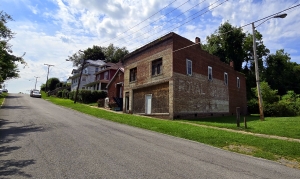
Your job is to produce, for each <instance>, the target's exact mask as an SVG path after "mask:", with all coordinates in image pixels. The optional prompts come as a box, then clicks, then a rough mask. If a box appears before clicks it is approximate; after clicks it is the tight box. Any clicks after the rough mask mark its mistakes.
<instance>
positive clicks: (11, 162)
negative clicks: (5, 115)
mask: <svg viewBox="0 0 300 179" xmlns="http://www.w3.org/2000/svg"><path fill="white" fill-rule="evenodd" d="M16 124H17V123H16ZM42 131H44V129H42V128H41V127H37V126H34V125H26V126H15V125H14V122H9V121H8V120H4V119H0V157H1V158H4V157H5V158H10V156H9V155H10V154H12V153H13V152H15V151H17V150H19V149H21V148H22V147H21V146H14V144H15V142H16V141H18V140H19V139H20V137H22V136H25V135H26V134H28V133H31V132H42ZM32 164H35V160H32V159H29V160H15V159H8V160H0V178H4V177H8V178H13V177H14V176H21V177H23V178H30V177H32V176H31V175H30V174H26V173H25V172H24V171H22V168H24V167H27V166H29V165H32Z"/></svg>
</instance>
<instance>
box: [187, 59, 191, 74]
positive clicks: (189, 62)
mask: <svg viewBox="0 0 300 179" xmlns="http://www.w3.org/2000/svg"><path fill="white" fill-rule="evenodd" d="M186 74H187V75H192V60H189V59H186Z"/></svg>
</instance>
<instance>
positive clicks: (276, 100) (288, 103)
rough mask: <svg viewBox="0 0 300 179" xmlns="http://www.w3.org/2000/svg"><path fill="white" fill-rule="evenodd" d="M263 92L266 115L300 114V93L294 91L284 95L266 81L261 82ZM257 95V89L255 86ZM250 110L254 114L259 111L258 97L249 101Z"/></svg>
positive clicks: (254, 89)
mask: <svg viewBox="0 0 300 179" xmlns="http://www.w3.org/2000/svg"><path fill="white" fill-rule="evenodd" d="M260 86H261V94H262V99H263V107H264V115H265V116H276V117H281V116H296V115H300V97H299V96H300V95H297V94H296V93H295V92H294V91H288V93H287V94H286V95H284V96H282V98H281V100H280V96H279V95H278V94H277V93H278V91H277V90H272V89H271V87H270V86H269V85H268V83H266V82H261V83H260ZM253 91H255V94H256V97H257V89H256V88H253ZM248 111H249V112H250V113H252V114H255V113H259V110H258V99H257V98H253V99H251V100H249V101H248Z"/></svg>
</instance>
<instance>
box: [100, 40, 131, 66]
mask: <svg viewBox="0 0 300 179" xmlns="http://www.w3.org/2000/svg"><path fill="white" fill-rule="evenodd" d="M103 51H104V54H105V58H106V62H112V63H117V62H119V60H120V59H122V58H123V57H124V56H125V55H127V54H128V53H129V51H128V50H127V49H126V48H125V47H123V48H119V47H115V46H114V45H113V44H110V45H109V46H108V47H107V48H103Z"/></svg>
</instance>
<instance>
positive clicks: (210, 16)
mask: <svg viewBox="0 0 300 179" xmlns="http://www.w3.org/2000/svg"><path fill="white" fill-rule="evenodd" d="M224 1H225V0H190V1H186V0H177V1H176V0H1V3H0V10H3V11H4V12H6V13H8V14H9V15H11V16H12V17H13V19H14V21H11V22H9V23H8V24H7V26H8V27H9V28H10V29H11V30H12V31H13V32H15V33H16V35H15V38H14V39H12V40H11V41H10V44H11V45H12V50H13V53H14V55H17V56H20V55H22V54H23V53H24V52H26V55H25V56H24V59H25V61H26V62H27V63H28V66H26V67H25V68H22V66H21V65H20V66H19V67H20V75H21V78H18V79H11V80H8V81H6V82H5V85H6V87H7V89H8V90H9V92H12V93H18V92H23V93H28V90H30V89H32V88H34V86H35V80H36V78H35V77H39V78H37V87H39V86H40V85H41V84H42V83H45V82H46V77H47V66H45V65H44V64H51V65H54V66H53V67H51V68H50V73H49V78H51V77H57V78H59V79H60V80H61V81H64V80H66V79H67V78H68V76H69V75H70V73H71V71H72V69H73V67H72V64H71V63H70V62H67V61H66V60H65V59H67V58H68V56H71V55H72V54H74V53H75V52H77V51H78V50H84V49H87V48H88V47H92V46H93V45H99V46H108V45H109V44H110V43H113V44H114V45H115V46H119V47H123V46H125V47H126V48H127V49H128V50H129V51H133V50H135V49H136V48H138V47H140V46H142V45H144V44H147V43H149V42H151V41H152V40H154V39H156V38H158V37H160V36H163V35H165V34H167V33H168V32H170V31H174V32H176V33H178V34H179V35H181V36H183V37H186V38H188V39H190V40H192V41H194V39H195V37H196V36H198V37H200V38H201V41H202V42H203V43H205V39H206V37H207V36H208V35H211V34H213V33H214V32H215V30H216V29H217V28H218V27H219V26H220V25H221V24H222V23H224V22H225V21H229V23H231V24H232V25H234V26H236V27H240V26H243V25H245V24H249V23H251V22H254V21H256V20H258V19H261V18H264V17H267V16H269V15H272V14H275V13H277V12H280V11H282V10H284V9H287V8H290V7H292V6H295V5H298V4H300V0H228V1H225V2H224ZM222 2H224V3H223V4H221V3H222ZM219 4H221V5H219ZM218 5H219V6H218ZM216 6H218V7H216ZM299 12H300V6H298V7H297V8H293V9H290V10H288V11H286V12H285V13H287V14H288V16H287V17H286V18H285V19H270V20H268V21H266V22H265V23H263V24H262V25H260V26H259V27H257V30H258V31H259V32H260V33H261V34H262V35H263V41H264V44H265V45H266V47H267V48H269V49H270V50H271V53H275V52H276V50H278V49H284V50H285V52H287V53H289V54H290V55H291V61H293V62H297V63H299V64H300V49H299V47H300V30H299V29H300V18H299V15H300V13H299ZM257 24H259V23H257ZM243 30H244V32H247V33H252V29H251V26H250V25H249V26H246V27H244V28H243Z"/></svg>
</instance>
